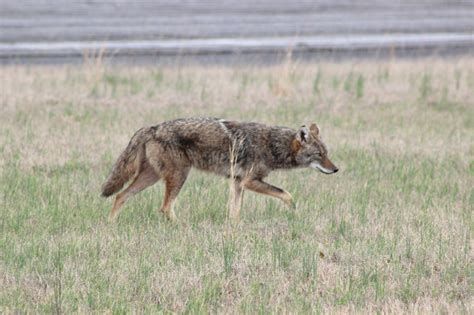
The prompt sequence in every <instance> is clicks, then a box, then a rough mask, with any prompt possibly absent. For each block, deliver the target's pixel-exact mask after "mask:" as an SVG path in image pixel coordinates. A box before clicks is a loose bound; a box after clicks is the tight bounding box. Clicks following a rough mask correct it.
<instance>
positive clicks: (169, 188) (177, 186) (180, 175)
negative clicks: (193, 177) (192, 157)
mask: <svg viewBox="0 0 474 315" xmlns="http://www.w3.org/2000/svg"><path fill="white" fill-rule="evenodd" d="M189 170H190V167H186V168H184V169H181V170H179V171H177V172H175V173H173V174H170V175H168V176H166V177H165V184H166V188H165V199H164V201H163V205H162V206H161V208H160V211H161V212H163V213H164V214H165V215H166V217H167V218H168V219H169V220H170V221H176V215H175V213H174V211H173V202H174V200H175V199H176V197H177V196H178V194H179V191H180V190H181V188H182V187H183V185H184V182H185V181H186V179H187V178H188V174H189Z"/></svg>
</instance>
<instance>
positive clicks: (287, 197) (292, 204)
mask: <svg viewBox="0 0 474 315" xmlns="http://www.w3.org/2000/svg"><path fill="white" fill-rule="evenodd" d="M281 200H283V202H284V203H285V204H286V205H287V206H288V207H289V208H290V209H293V210H294V209H296V203H295V202H294V201H293V197H292V196H291V195H290V193H288V192H287V193H286V194H285V195H284V196H283V197H282V198H281Z"/></svg>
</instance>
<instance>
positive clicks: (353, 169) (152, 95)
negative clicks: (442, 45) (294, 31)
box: [0, 58, 474, 314]
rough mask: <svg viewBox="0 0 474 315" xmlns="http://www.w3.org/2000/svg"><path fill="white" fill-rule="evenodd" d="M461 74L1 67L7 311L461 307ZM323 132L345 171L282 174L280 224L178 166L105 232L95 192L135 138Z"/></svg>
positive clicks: (266, 207)
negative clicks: (167, 195)
mask: <svg viewBox="0 0 474 315" xmlns="http://www.w3.org/2000/svg"><path fill="white" fill-rule="evenodd" d="M473 64H474V60H473V59H472V58H464V59H443V60H438V59H422V60H413V61H399V60H391V61H380V62H368V61H367V62H362V61H358V62H343V63H329V62H328V63H320V64H316V63H314V64H304V63H297V62H289V61H288V62H284V63H282V64H281V65H275V66H266V67H251V66H248V67H245V66H240V67H228V68H227V67H222V66H215V67H212V66H211V67H199V66H187V67H182V68H179V67H175V68H172V67H169V68H166V67H153V66H149V67H131V66H115V67H110V66H109V67H108V66H104V65H102V64H101V63H100V62H97V63H93V62H89V63H88V64H86V65H84V66H78V67H73V66H70V67H68V66H4V67H1V68H0V80H1V94H0V157H1V158H0V172H1V173H0V211H1V223H0V230H1V233H0V234H1V236H0V312H2V313H10V312H17V311H18V312H19V313H23V312H40V313H44V312H55V313H71V312H80V313H83V312H91V311H99V312H106V313H114V314H115V313H127V312H137V313H138V312H140V313H141V312H147V313H148V312H160V311H164V312H189V313H202V312H218V313H224V312H225V313H227V312H232V313H269V312H278V313H306V312H323V313H326V312H331V313H334V312H348V311H350V312H360V313H365V312H371V313H373V312H390V313H400V312H407V313H413V312H422V313H431V312H436V313H466V314H467V313H472V311H473V310H474V298H473V290H474V284H473V283H474V266H473V265H474V253H473V245H474V242H473V238H472V229H473V227H474V220H473V204H474V190H473V186H474V158H473V156H474V97H473V96H474V94H473V91H474V66H473ZM188 116H216V117H223V118H233V119H241V120H254V121H260V122H265V123H268V124H278V125H287V126H292V127H294V128H297V127H299V126H300V125H301V124H303V123H308V122H313V121H315V122H317V123H318V124H319V126H320V127H321V133H322V136H323V138H324V140H325V142H326V144H327V145H328V147H329V152H330V158H331V160H332V161H333V162H334V163H335V164H336V165H337V166H338V167H339V168H340V171H339V173H337V174H336V175H331V176H326V175H323V174H321V173H319V172H317V171H315V170H310V169H307V170H296V171H289V172H277V173H274V174H272V175H271V176H270V177H269V178H268V180H269V182H271V183H274V184H276V185H278V186H281V187H283V188H285V189H287V190H288V191H290V192H291V193H292V194H293V196H294V198H295V201H296V203H297V207H296V210H294V211H293V210H289V209H288V208H286V207H285V206H284V205H283V204H281V203H279V202H278V201H276V200H273V199H270V198H268V197H264V196H262V195H255V194H253V193H250V192H247V193H246V195H245V198H244V204H243V208H242V212H241V220H240V223H238V224H231V223H230V222H229V221H228V219H227V197H228V194H229V192H228V186H229V182H228V180H226V179H224V178H219V177H216V176H214V175H208V174H203V173H200V172H198V171H193V172H191V175H190V178H189V180H188V182H187V183H186V184H185V186H184V188H183V190H182V192H181V194H180V195H179V197H178V200H177V203H176V205H175V212H176V214H177V216H178V223H177V224H173V223H169V222H167V221H166V220H165V218H164V217H163V216H162V215H160V214H159V213H157V209H158V208H159V206H160V205H161V200H162V195H163V186H162V184H157V185H155V186H154V187H152V188H150V189H148V190H146V191H145V192H143V193H141V194H139V195H137V196H136V197H134V198H132V199H131V200H130V201H129V202H128V203H127V204H126V205H125V207H124V209H123V211H122V213H121V214H120V216H119V218H118V220H117V221H116V222H115V223H113V224H109V223H108V222H107V215H108V211H109V210H110V207H111V202H112V199H103V198H100V197H99V194H100V186H101V184H102V182H103V181H104V180H105V178H106V176H107V174H108V172H109V170H110V169H111V167H112V164H113V162H114V161H115V159H116V157H117V156H118V154H119V153H120V152H121V151H122V150H123V149H124V147H125V146H126V145H127V143H128V140H129V139H130V137H131V136H132V134H133V133H134V132H135V131H136V130H137V129H138V128H140V127H141V126H143V125H147V124H157V123H159V122H162V121H164V120H168V119H172V118H178V117H188Z"/></svg>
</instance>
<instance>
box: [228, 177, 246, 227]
mask: <svg viewBox="0 0 474 315" xmlns="http://www.w3.org/2000/svg"><path fill="white" fill-rule="evenodd" d="M242 186H243V185H242V181H241V180H240V179H234V181H233V182H232V187H231V190H230V204H229V207H230V209H229V218H231V219H233V220H238V219H239V213H240V207H241V206H242V199H243V197H244V190H243V187H242Z"/></svg>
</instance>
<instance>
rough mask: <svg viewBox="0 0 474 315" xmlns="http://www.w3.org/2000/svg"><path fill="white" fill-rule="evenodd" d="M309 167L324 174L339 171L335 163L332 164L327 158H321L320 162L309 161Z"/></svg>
mask: <svg viewBox="0 0 474 315" xmlns="http://www.w3.org/2000/svg"><path fill="white" fill-rule="evenodd" d="M311 167H312V168H315V169H317V170H319V171H320V172H321V173H324V174H334V173H337V171H339V169H338V168H337V166H336V165H334V164H332V162H331V160H329V159H328V158H325V159H323V160H322V161H321V162H318V161H315V162H313V163H311Z"/></svg>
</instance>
